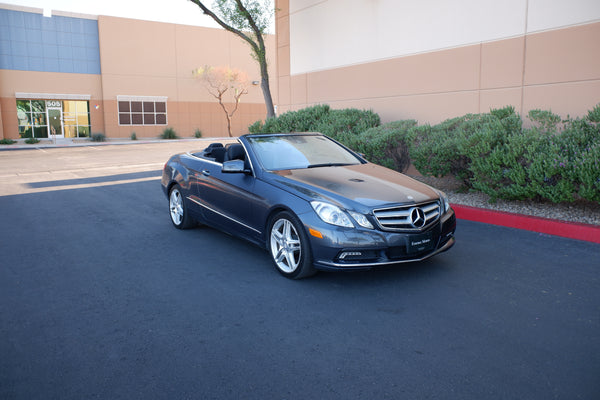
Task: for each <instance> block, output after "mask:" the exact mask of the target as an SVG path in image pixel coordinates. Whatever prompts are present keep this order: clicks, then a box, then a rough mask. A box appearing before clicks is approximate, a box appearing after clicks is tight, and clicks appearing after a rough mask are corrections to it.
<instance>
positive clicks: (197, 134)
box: [194, 129, 202, 139]
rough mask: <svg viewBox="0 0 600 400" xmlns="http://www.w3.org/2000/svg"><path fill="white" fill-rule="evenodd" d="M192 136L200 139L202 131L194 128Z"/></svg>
mask: <svg viewBox="0 0 600 400" xmlns="http://www.w3.org/2000/svg"><path fill="white" fill-rule="evenodd" d="M194 137H195V138H196V139H200V138H201V137H202V131H201V130H200V129H196V130H195V131H194Z"/></svg>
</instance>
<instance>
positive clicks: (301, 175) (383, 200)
mask: <svg viewBox="0 0 600 400" xmlns="http://www.w3.org/2000/svg"><path fill="white" fill-rule="evenodd" d="M272 174H273V175H272V177H273V184H275V185H277V186H280V187H281V188H282V189H286V190H289V191H293V192H295V193H296V194H297V195H298V196H300V197H303V198H306V199H307V200H318V199H330V200H333V201H336V202H338V203H340V204H341V205H343V206H344V207H352V205H351V204H347V202H348V200H350V201H353V202H355V203H359V204H361V205H363V206H365V207H368V208H373V207H382V206H386V205H391V204H399V203H400V204H415V203H422V202H426V201H429V200H433V199H437V198H439V195H438V193H437V192H436V191H435V190H434V189H433V188H431V187H430V186H428V185H426V184H424V183H421V182H419V181H416V180H414V179H412V178H409V177H408V176H406V175H403V174H401V173H398V172H396V171H393V170H391V169H388V168H385V167H381V166H379V165H376V164H371V163H367V164H358V165H350V166H340V167H322V168H309V169H294V170H283V171H274V172H272Z"/></svg>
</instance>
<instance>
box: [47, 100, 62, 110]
mask: <svg viewBox="0 0 600 400" xmlns="http://www.w3.org/2000/svg"><path fill="white" fill-rule="evenodd" d="M60 106H61V102H60V101H59V100H46V108H50V107H59V108H60Z"/></svg>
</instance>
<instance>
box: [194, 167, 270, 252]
mask: <svg viewBox="0 0 600 400" xmlns="http://www.w3.org/2000/svg"><path fill="white" fill-rule="evenodd" d="M254 187H255V178H254V176H253V175H252V174H246V173H224V172H222V164H219V163H205V164H204V165H203V168H202V170H200V171H198V173H197V190H198V197H199V199H200V201H201V203H202V206H203V208H204V216H205V219H206V221H207V222H208V224H209V225H213V226H215V227H217V228H220V229H222V230H225V231H227V232H231V233H233V234H235V235H237V236H243V237H246V238H248V239H250V240H253V241H256V240H257V239H258V238H259V237H260V234H261V233H262V231H261V229H262V227H261V223H260V221H258V218H257V217H256V210H257V207H259V206H260V203H261V199H260V197H259V196H257V195H256V194H255V193H254Z"/></svg>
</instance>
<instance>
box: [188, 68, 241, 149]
mask: <svg viewBox="0 0 600 400" xmlns="http://www.w3.org/2000/svg"><path fill="white" fill-rule="evenodd" d="M194 75H195V76H196V77H198V78H199V79H201V80H202V82H204V84H205V85H206V88H207V90H208V93H210V94H211V95H212V96H213V97H214V98H215V99H217V101H218V102H219V105H220V106H221V108H222V109H223V112H224V113H225V117H226V118H227V133H228V134H229V137H232V135H231V119H232V118H233V115H234V114H235V112H236V111H237V109H238V107H239V105H240V101H241V98H242V96H243V95H245V94H246V93H248V89H247V88H248V76H247V75H246V73H245V72H243V71H240V70H238V69H235V68H229V67H211V66H209V65H206V66H204V67H202V68H198V69H196V70H195V71H194ZM227 93H229V94H230V95H231V98H232V99H233V104H234V105H233V108H232V109H228V108H227V106H226V105H225V103H226V102H227V101H226V100H227V99H226V97H227V96H226V95H227Z"/></svg>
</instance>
